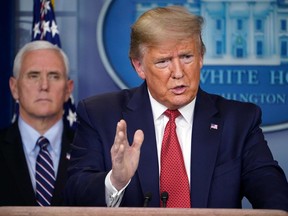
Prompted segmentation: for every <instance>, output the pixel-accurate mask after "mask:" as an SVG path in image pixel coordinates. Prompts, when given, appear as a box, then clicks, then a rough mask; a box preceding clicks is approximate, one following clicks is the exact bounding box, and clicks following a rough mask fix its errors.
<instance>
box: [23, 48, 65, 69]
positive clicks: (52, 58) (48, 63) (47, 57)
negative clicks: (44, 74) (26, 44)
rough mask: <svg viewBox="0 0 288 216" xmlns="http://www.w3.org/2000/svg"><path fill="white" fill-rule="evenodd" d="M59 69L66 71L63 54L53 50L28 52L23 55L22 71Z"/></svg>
mask: <svg viewBox="0 0 288 216" xmlns="http://www.w3.org/2000/svg"><path fill="white" fill-rule="evenodd" d="M53 68H54V69H57V70H59V71H65V64H64V60H63V58H62V56H61V54H60V53H59V52H58V51H57V50H53V49H41V50H33V51H28V52H26V53H25V54H24V55H23V59H22V70H24V71H26V70H30V69H39V70H40V69H53Z"/></svg>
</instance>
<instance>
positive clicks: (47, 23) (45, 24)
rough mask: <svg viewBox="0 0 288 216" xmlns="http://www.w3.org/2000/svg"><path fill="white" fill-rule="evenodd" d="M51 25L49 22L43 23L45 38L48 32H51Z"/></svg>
mask: <svg viewBox="0 0 288 216" xmlns="http://www.w3.org/2000/svg"><path fill="white" fill-rule="evenodd" d="M49 23H50V22H49V21H47V22H45V21H43V22H42V28H43V36H45V35H46V33H47V32H51V29H50V26H49Z"/></svg>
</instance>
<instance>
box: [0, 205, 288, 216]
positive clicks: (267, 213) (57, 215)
mask: <svg viewBox="0 0 288 216" xmlns="http://www.w3.org/2000/svg"><path fill="white" fill-rule="evenodd" d="M117 215H119V216H288V212H285V211H281V210H256V209H255V210H254V209H196V208H195V209H194V208H191V209H177V208H123V207H121V208H108V207H106V208H105V207H12V206H11V207H0V216H117Z"/></svg>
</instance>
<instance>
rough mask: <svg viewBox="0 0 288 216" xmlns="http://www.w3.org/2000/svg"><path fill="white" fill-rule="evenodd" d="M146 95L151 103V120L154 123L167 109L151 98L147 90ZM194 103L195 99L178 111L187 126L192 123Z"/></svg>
mask: <svg viewBox="0 0 288 216" xmlns="http://www.w3.org/2000/svg"><path fill="white" fill-rule="evenodd" d="M147 89H148V88H147ZM148 94H149V98H150V102H151V106H152V112H153V118H154V122H155V121H156V120H157V119H159V118H160V117H161V116H162V115H163V113H164V112H165V111H166V110H167V107H165V106H164V105H162V104H161V103H159V102H158V101H156V100H155V99H154V98H153V97H152V95H151V93H150V91H149V89H148ZM195 101H196V97H195V98H194V99H193V100H192V101H191V102H190V103H189V104H187V105H185V106H183V107H181V108H179V109H178V110H179V112H180V113H181V115H182V117H183V118H184V119H185V121H187V123H189V124H192V121H193V114H194V108H195Z"/></svg>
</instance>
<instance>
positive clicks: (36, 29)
mask: <svg viewBox="0 0 288 216" xmlns="http://www.w3.org/2000/svg"><path fill="white" fill-rule="evenodd" d="M39 27H40V23H39V22H37V23H36V24H35V25H34V28H33V32H34V35H33V38H36V36H37V34H41V31H40V28H39Z"/></svg>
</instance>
